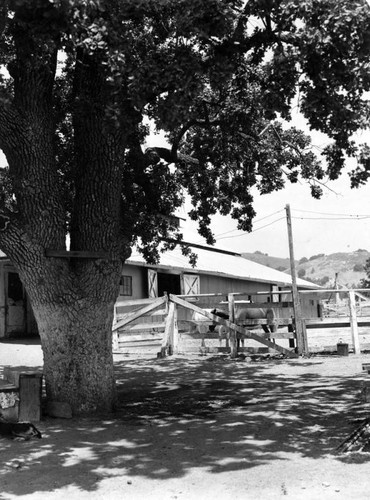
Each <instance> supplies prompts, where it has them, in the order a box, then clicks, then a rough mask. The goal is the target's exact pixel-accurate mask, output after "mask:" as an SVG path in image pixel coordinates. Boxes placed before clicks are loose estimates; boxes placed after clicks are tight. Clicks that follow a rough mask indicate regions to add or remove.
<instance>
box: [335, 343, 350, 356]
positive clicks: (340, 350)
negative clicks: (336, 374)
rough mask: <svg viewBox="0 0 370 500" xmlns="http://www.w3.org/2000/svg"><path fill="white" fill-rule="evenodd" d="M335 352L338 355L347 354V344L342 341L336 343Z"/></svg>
mask: <svg viewBox="0 0 370 500" xmlns="http://www.w3.org/2000/svg"><path fill="white" fill-rule="evenodd" d="M337 353H338V356H348V344H343V343H342V342H340V343H339V344H337Z"/></svg>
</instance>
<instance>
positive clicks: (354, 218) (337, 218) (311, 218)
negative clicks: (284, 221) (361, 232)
mask: <svg viewBox="0 0 370 500" xmlns="http://www.w3.org/2000/svg"><path fill="white" fill-rule="evenodd" d="M292 219H300V220H352V221H353V220H365V219H370V215H366V216H361V215H359V216H356V217H298V216H293V217H292Z"/></svg>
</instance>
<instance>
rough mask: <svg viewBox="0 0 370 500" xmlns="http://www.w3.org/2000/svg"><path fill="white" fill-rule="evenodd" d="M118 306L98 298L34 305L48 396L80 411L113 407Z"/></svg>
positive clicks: (110, 408)
mask: <svg viewBox="0 0 370 500" xmlns="http://www.w3.org/2000/svg"><path fill="white" fill-rule="evenodd" d="M112 310H113V309H112V304H107V303H101V302H100V301H96V300H93V299H85V300H81V301H79V302H78V303H76V304H75V305H74V306H73V307H71V305H69V304H65V305H63V304H59V305H55V304H43V305H41V304H40V305H39V306H37V307H35V308H34V312H35V316H36V318H37V322H38V326H39V331H40V337H41V341H42V347H43V353H44V376H45V381H46V391H47V397H48V400H51V401H62V402H67V403H69V404H70V405H71V407H72V409H73V412H74V413H75V414H76V413H87V412H91V411H99V410H101V411H111V410H112V409H113V405H114V401H115V382H114V377H113V356H112V334H111V331H112Z"/></svg>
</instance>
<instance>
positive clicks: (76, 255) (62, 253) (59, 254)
mask: <svg viewBox="0 0 370 500" xmlns="http://www.w3.org/2000/svg"><path fill="white" fill-rule="evenodd" d="M45 256H46V257H55V258H62V259H71V258H73V259H104V260H109V259H110V258H111V257H110V254H109V253H108V252H90V251H85V250H82V251H80V250H53V249H51V248H47V249H46V250H45Z"/></svg>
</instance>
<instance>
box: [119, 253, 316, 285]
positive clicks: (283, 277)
mask: <svg viewBox="0 0 370 500" xmlns="http://www.w3.org/2000/svg"><path fill="white" fill-rule="evenodd" d="M194 253H196V254H197V255H198V260H197V265H196V267H192V266H191V264H190V263H189V261H188V258H187V257H185V256H184V255H182V253H181V249H180V248H178V247H176V248H175V250H169V251H167V252H165V253H163V254H162V255H161V258H160V263H159V264H157V265H155V266H151V265H149V264H146V262H145V260H144V258H143V257H142V255H140V254H139V253H138V252H137V251H135V250H133V252H132V255H131V257H130V258H129V259H127V261H126V264H133V265H140V266H146V267H158V268H159V269H173V270H176V271H186V272H193V273H205V274H212V275H217V276H224V277H228V278H236V279H242V280H247V281H257V282H262V283H274V284H276V285H279V286H284V285H285V286H290V285H291V284H292V279H291V276H290V275H289V274H286V273H283V272H281V271H277V270H276V269H272V268H270V267H267V266H263V265H262V264H258V263H257V262H253V261H251V260H248V259H245V258H243V257H241V256H238V255H227V254H221V253H216V252H214V251H212V250H208V249H205V248H202V249H201V248H196V249H194ZM297 285H298V286H299V287H302V288H309V289H316V288H320V287H319V286H317V285H315V284H314V283H310V282H309V281H306V280H302V279H299V278H298V279H297Z"/></svg>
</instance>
